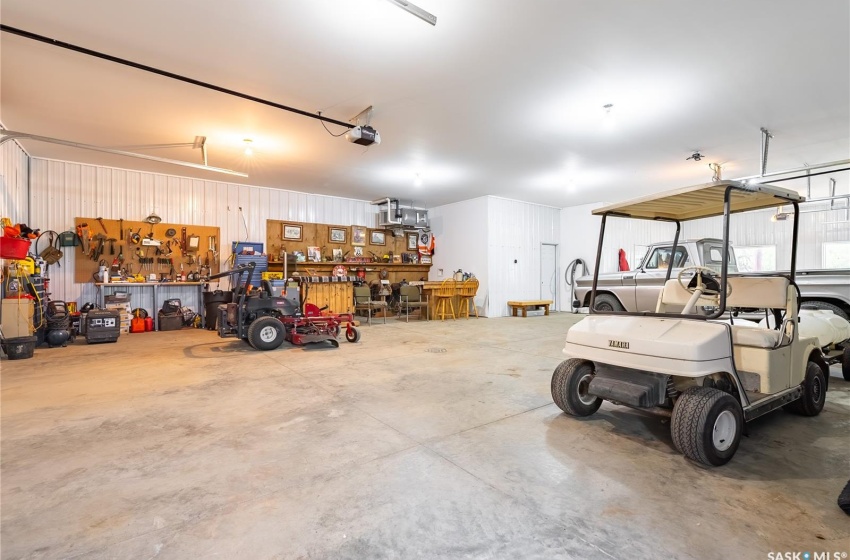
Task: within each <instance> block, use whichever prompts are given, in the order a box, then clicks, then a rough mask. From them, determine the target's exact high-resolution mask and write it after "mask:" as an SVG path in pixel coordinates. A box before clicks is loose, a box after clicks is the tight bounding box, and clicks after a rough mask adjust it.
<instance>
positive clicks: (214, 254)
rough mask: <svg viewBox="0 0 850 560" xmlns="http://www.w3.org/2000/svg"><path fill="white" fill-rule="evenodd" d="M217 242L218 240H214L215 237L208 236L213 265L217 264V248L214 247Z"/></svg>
mask: <svg viewBox="0 0 850 560" xmlns="http://www.w3.org/2000/svg"><path fill="white" fill-rule="evenodd" d="M217 242H218V240H217V239H216V236H215V235H210V251H212V254H213V262H215V264H218V247H217V246H216V243H217Z"/></svg>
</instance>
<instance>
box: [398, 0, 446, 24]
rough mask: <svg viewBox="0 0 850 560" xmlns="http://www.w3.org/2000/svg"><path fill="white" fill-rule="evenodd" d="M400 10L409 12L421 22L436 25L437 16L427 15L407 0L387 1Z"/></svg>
mask: <svg viewBox="0 0 850 560" xmlns="http://www.w3.org/2000/svg"><path fill="white" fill-rule="evenodd" d="M387 1H388V2H391V3H393V4H395V5H396V6H398V7H399V8H401V9H402V10H404V11H406V12H409V13H411V14H413V15H415V16H416V17H418V18H419V19H421V20H422V21H425V22H428V23H430V24H431V25H437V16H435V15H434V14H431V13H428V12H426V11H425V10H423V9H422V8H420V7H419V6H417V5H416V4H414V3H412V2H408V1H407V0H387Z"/></svg>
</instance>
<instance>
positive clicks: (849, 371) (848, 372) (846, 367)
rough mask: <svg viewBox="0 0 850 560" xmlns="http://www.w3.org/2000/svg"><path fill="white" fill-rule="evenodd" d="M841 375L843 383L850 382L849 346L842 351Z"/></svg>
mask: <svg viewBox="0 0 850 560" xmlns="http://www.w3.org/2000/svg"><path fill="white" fill-rule="evenodd" d="M841 375H843V376H844V380H845V381H850V346H848V347H847V348H845V349H844V356H842V358H841Z"/></svg>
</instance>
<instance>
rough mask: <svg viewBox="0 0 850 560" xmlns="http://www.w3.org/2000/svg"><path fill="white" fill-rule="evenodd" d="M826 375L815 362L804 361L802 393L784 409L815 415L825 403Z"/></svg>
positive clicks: (805, 414) (803, 414)
mask: <svg viewBox="0 0 850 560" xmlns="http://www.w3.org/2000/svg"><path fill="white" fill-rule="evenodd" d="M826 388H827V385H826V376H825V375H824V374H823V370H822V369H821V368H820V366H819V365H818V364H816V363H815V362H807V363H806V378H805V379H803V394H802V395H800V398H799V399H797V400H796V401H794V402H792V403H788V404H786V405H785V409H786V410H788V411H790V412H795V413H797V414H800V415H802V416H817V415H818V414H820V411H821V410H823V405H824V404H826Z"/></svg>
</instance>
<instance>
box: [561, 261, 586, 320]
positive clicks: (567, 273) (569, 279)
mask: <svg viewBox="0 0 850 560" xmlns="http://www.w3.org/2000/svg"><path fill="white" fill-rule="evenodd" d="M579 266H580V267H581V274H580V275H579V276H587V271H588V268H587V263H586V262H584V260H582V259H573V260H572V261H570V264H568V265H567V268H566V269H565V270H564V282H566V284H567V287H568V289H569V291H570V309H571V310H572V312H573V313H578V310H579V307H581V302H579V305H578V307H576V306H575V300H576V287H575V282H576V270H577V269H578V267H579Z"/></svg>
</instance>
